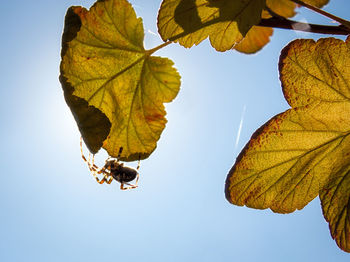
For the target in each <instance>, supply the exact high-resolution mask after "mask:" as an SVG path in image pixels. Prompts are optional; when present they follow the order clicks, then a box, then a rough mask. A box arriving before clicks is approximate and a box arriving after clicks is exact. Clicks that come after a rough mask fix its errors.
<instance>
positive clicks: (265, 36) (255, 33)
mask: <svg viewBox="0 0 350 262" xmlns="http://www.w3.org/2000/svg"><path fill="white" fill-rule="evenodd" d="M304 2H305V3H309V4H313V5H314V6H317V7H322V6H323V5H325V4H327V3H328V2H329V1H328V0H318V1H317V0H316V1H315V0H309V1H304ZM266 6H267V8H269V9H270V10H271V11H272V12H273V13H275V14H277V15H279V16H283V17H286V18H288V17H292V16H294V15H295V14H296V12H295V7H296V6H297V5H296V4H295V3H294V2H292V1H290V0H266ZM262 18H271V14H269V13H268V12H267V11H265V10H264V11H263V13H262ZM272 34H273V29H272V28H270V27H260V26H253V27H252V28H251V29H250V30H249V32H248V33H247V35H246V36H245V37H244V38H243V40H242V41H241V42H240V43H238V44H237V45H235V46H234V49H236V50H237V51H239V52H242V53H246V54H252V53H256V52H258V51H259V50H260V49H262V48H263V47H264V46H265V45H266V44H268V43H269V42H270V36H271V35H272Z"/></svg>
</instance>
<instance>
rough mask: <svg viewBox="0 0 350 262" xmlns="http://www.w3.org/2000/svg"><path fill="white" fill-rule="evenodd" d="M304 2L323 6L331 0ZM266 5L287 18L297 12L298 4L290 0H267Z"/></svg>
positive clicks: (308, 0)
mask: <svg viewBox="0 0 350 262" xmlns="http://www.w3.org/2000/svg"><path fill="white" fill-rule="evenodd" d="M303 2H304V3H306V4H310V5H313V6H316V7H319V8H321V7H323V6H324V5H326V4H328V2H329V0H303ZM266 5H267V7H269V8H270V9H271V10H272V11H273V12H274V13H276V14H278V15H280V16H283V17H286V18H287V17H292V16H294V15H295V14H296V13H295V7H296V6H297V4H295V3H294V2H292V1H290V0H266Z"/></svg>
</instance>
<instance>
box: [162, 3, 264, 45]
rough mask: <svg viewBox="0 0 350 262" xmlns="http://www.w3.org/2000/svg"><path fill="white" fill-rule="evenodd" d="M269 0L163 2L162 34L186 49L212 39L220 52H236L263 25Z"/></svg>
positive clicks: (212, 43) (163, 37) (211, 41)
mask: <svg viewBox="0 0 350 262" xmlns="http://www.w3.org/2000/svg"><path fill="white" fill-rule="evenodd" d="M265 1H266V0H241V1H232V0H163V2H162V5H161V8H160V10H159V14H158V32H159V34H160V35H161V37H162V39H163V40H164V41H166V40H172V41H175V42H179V43H180V44H181V45H183V46H184V47H191V46H193V45H198V44H199V43H200V42H202V41H203V40H204V39H206V38H207V37H209V39H210V43H211V45H212V46H213V47H214V48H215V49H216V50H218V51H226V50H229V49H232V48H233V46H234V45H235V44H236V43H238V42H239V41H241V40H242V38H243V37H244V36H245V35H246V34H247V32H248V31H249V29H250V28H251V27H252V26H253V25H256V24H258V23H259V21H260V19H261V12H262V10H263V8H264V7H265Z"/></svg>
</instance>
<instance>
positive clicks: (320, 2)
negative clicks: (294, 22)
mask: <svg viewBox="0 0 350 262" xmlns="http://www.w3.org/2000/svg"><path fill="white" fill-rule="evenodd" d="M303 2H304V3H306V4H309V5H313V6H316V7H323V6H325V5H326V4H328V3H329V0H303Z"/></svg>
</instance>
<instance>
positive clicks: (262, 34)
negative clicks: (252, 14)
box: [234, 26, 273, 54]
mask: <svg viewBox="0 0 350 262" xmlns="http://www.w3.org/2000/svg"><path fill="white" fill-rule="evenodd" d="M272 34H273V29H272V28H269V27H261V26H253V27H252V28H251V29H250V30H249V32H248V34H247V35H246V36H245V37H244V38H243V40H242V41H241V42H239V43H238V44H237V45H235V46H234V49H236V50H237V51H239V52H242V53H246V54H254V53H256V52H258V51H259V50H261V49H262V48H263V47H264V46H265V45H266V44H267V43H268V42H270V36H272Z"/></svg>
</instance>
